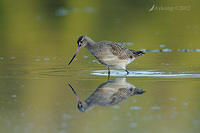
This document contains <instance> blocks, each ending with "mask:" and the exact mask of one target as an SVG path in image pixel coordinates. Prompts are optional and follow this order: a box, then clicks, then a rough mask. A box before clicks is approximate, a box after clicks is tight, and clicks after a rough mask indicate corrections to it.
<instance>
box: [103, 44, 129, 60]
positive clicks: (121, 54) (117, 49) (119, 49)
mask: <svg viewBox="0 0 200 133" xmlns="http://www.w3.org/2000/svg"><path fill="white" fill-rule="evenodd" d="M107 45H108V46H110V50H111V52H112V53H113V55H115V56H117V57H118V58H119V59H122V60H123V59H127V58H131V55H132V53H131V51H130V50H129V49H128V48H126V47H124V46H121V45H119V44H118V43H116V42H112V43H109V44H107Z"/></svg>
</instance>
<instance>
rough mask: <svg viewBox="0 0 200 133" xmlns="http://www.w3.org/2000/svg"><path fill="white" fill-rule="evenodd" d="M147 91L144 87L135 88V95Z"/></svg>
mask: <svg viewBox="0 0 200 133" xmlns="http://www.w3.org/2000/svg"><path fill="white" fill-rule="evenodd" d="M144 92H145V90H143V89H138V88H135V90H134V95H141V94H143V93H144Z"/></svg>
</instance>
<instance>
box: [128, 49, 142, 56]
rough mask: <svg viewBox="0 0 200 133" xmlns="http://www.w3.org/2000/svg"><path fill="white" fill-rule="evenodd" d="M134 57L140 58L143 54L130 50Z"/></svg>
mask: <svg viewBox="0 0 200 133" xmlns="http://www.w3.org/2000/svg"><path fill="white" fill-rule="evenodd" d="M131 51H132V53H133V55H134V57H139V56H142V55H143V54H145V53H144V52H143V51H135V50H131Z"/></svg>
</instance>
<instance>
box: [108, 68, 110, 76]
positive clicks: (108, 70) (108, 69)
mask: <svg viewBox="0 0 200 133" xmlns="http://www.w3.org/2000/svg"><path fill="white" fill-rule="evenodd" d="M108 75H110V67H108Z"/></svg>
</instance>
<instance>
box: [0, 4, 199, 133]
mask: <svg viewBox="0 0 200 133" xmlns="http://www.w3.org/2000/svg"><path fill="white" fill-rule="evenodd" d="M199 4H200V2H198V1H194V0H183V1H179V0H169V1H150V0H148V1H146V0H136V1H131V0H126V1H122V0H121V1H120V0H115V1H114V0H110V1H106V0H102V1H100V0H96V1H92V0H85V1H81V0H67V1H64V0H59V1H47V0H45V1H39V0H35V1H31V0H29V1H25V0H21V1H11V0H1V1H0V19H1V22H0V29H1V30H0V46H1V48H0V79H1V80H0V132H2V133H27V132H28V133H80V132H81V133H104V132H105V133H106V132H108V133H122V132H125V133H132V132H138V133H198V132H199V130H200V128H199V127H200V111H199V110H200V104H199V101H200V98H199V93H200V90H199V89H200V76H199V74H200V62H199V58H200V52H199V51H200V50H199V49H200V45H199V43H200V38H199V35H200V34H199V33H200V25H199V24H200V18H199V11H200V10H199V6H198V5H199ZM81 35H88V36H89V37H91V38H92V39H94V40H95V41H101V40H109V41H116V42H123V43H126V44H127V47H128V48H130V49H136V50H141V49H143V50H145V51H146V54H145V55H144V56H142V57H140V58H138V59H136V60H135V61H134V62H133V63H131V64H130V65H128V67H127V69H128V70H129V71H130V72H131V73H130V75H129V76H127V77H126V76H124V72H123V71H114V70H112V71H111V78H110V80H116V79H117V78H125V79H126V81H127V83H129V84H131V85H134V86H135V87H136V88H139V89H144V90H145V93H144V94H141V95H133V96H129V97H127V99H125V100H124V101H122V102H121V103H120V104H116V105H114V106H107V107H102V106H95V107H94V108H92V109H91V110H89V111H88V112H85V113H82V112H80V111H79V110H78V108H77V101H76V98H75V96H74V94H73V92H72V91H71V89H70V88H69V86H68V85H67V84H68V83H70V84H71V85H72V86H73V88H74V89H75V90H76V92H77V94H78V95H79V96H80V98H81V99H82V100H85V99H87V98H88V97H89V96H90V95H91V94H92V93H93V92H94V91H95V90H96V88H97V87H98V86H99V85H101V84H102V83H105V82H106V81H107V76H106V67H105V66H103V65H101V64H98V63H97V61H96V60H95V58H94V57H93V56H92V55H91V54H90V53H89V52H88V51H87V50H86V49H82V50H81V51H80V53H79V54H78V56H77V58H76V59H75V60H74V61H73V62H72V64H71V65H70V66H67V63H68V62H69V60H70V58H71V57H72V56H73V54H74V52H75V50H76V48H77V44H76V41H77V39H78V37H79V36H81ZM160 49H162V50H160Z"/></svg>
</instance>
